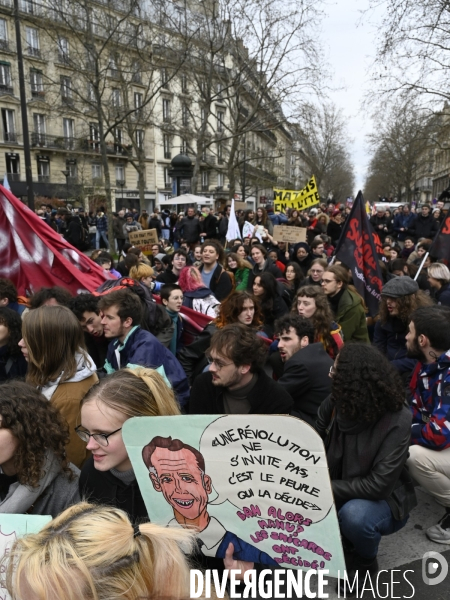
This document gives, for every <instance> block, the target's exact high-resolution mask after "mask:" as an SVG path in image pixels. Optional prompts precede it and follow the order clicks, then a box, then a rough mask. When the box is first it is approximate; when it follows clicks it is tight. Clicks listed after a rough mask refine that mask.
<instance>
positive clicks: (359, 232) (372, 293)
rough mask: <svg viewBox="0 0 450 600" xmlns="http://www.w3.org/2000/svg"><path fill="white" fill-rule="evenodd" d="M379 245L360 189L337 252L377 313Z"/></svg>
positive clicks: (380, 278)
mask: <svg viewBox="0 0 450 600" xmlns="http://www.w3.org/2000/svg"><path fill="white" fill-rule="evenodd" d="M380 246H381V245H380V239H379V237H378V235H377V234H376V233H375V231H374V230H373V227H372V225H371V224H370V222H369V219H368V217H367V213H366V207H365V203H364V198H363V195H362V192H358V195H357V196H356V200H355V202H354V203H353V206H352V210H351V212H350V214H349V216H348V218H347V221H346V223H345V225H344V228H343V230H342V233H341V237H340V238H339V242H338V244H337V246H336V252H335V254H336V258H337V259H338V260H341V261H342V262H343V263H345V264H346V265H347V266H348V267H349V269H351V272H352V276H353V283H354V285H355V288H356V289H357V291H358V293H359V294H360V295H361V296H362V297H363V298H364V300H365V302H366V304H367V307H368V309H369V313H370V315H371V316H375V315H376V314H378V305H379V302H380V300H381V288H382V287H383V279H382V275H381V269H380V265H379V264H378V252H377V250H378V249H379V248H380Z"/></svg>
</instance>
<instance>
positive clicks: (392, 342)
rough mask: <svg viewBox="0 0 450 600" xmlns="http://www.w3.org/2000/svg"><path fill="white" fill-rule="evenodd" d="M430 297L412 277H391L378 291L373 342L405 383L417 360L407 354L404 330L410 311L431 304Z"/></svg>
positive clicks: (405, 330)
mask: <svg viewBox="0 0 450 600" xmlns="http://www.w3.org/2000/svg"><path fill="white" fill-rule="evenodd" d="M432 305H433V301H432V300H431V298H430V297H429V296H428V295H427V294H425V293H424V292H422V291H421V290H419V284H418V283H417V281H414V279H411V277H407V276H403V277H394V278H393V279H391V280H389V281H388V282H387V283H386V285H384V286H383V289H382V291H381V302H380V313H379V316H380V318H379V320H378V321H377V322H376V324H375V331H374V337H373V345H374V346H376V347H377V348H378V350H380V352H382V353H383V354H384V355H385V356H386V357H387V359H388V360H389V361H390V362H391V364H392V366H393V367H394V368H395V369H397V371H398V372H399V373H400V375H401V376H402V378H403V380H404V382H405V383H408V382H409V380H410V378H411V375H412V372H413V370H414V368H415V366H416V363H417V361H416V360H415V359H413V358H409V357H408V356H407V349H406V334H407V333H408V324H409V321H410V317H411V315H412V313H413V312H414V311H415V310H416V309H417V308H421V307H424V306H432Z"/></svg>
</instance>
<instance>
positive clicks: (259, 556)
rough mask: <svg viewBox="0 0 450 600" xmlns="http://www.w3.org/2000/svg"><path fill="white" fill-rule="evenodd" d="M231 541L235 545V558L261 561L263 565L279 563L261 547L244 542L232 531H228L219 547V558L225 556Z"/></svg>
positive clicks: (217, 554)
mask: <svg viewBox="0 0 450 600" xmlns="http://www.w3.org/2000/svg"><path fill="white" fill-rule="evenodd" d="M230 542H232V544H233V546H234V553H233V558H234V559H236V560H245V561H247V562H254V563H260V564H263V565H273V566H276V565H278V563H277V562H276V561H275V560H274V559H273V558H271V557H270V556H269V555H268V554H266V552H262V551H261V550H259V548H256V547H255V546H252V545H251V544H248V543H247V542H244V540H241V538H238V537H237V535H235V534H234V533H230V532H229V531H227V532H226V534H225V536H224V538H223V540H222V541H221V542H220V545H219V547H218V548H217V552H216V557H217V558H225V552H226V549H227V548H228V545H229V543H230Z"/></svg>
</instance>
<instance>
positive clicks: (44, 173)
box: [37, 160, 50, 183]
mask: <svg viewBox="0 0 450 600" xmlns="http://www.w3.org/2000/svg"><path fill="white" fill-rule="evenodd" d="M37 171H38V181H40V182H41V183H48V182H49V181H50V163H49V161H48V160H38V163H37Z"/></svg>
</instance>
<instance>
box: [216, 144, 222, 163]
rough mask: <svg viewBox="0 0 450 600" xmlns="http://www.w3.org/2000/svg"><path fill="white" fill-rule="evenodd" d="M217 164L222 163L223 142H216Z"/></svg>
mask: <svg viewBox="0 0 450 600" xmlns="http://www.w3.org/2000/svg"><path fill="white" fill-rule="evenodd" d="M217 164H219V165H223V144H217Z"/></svg>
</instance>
